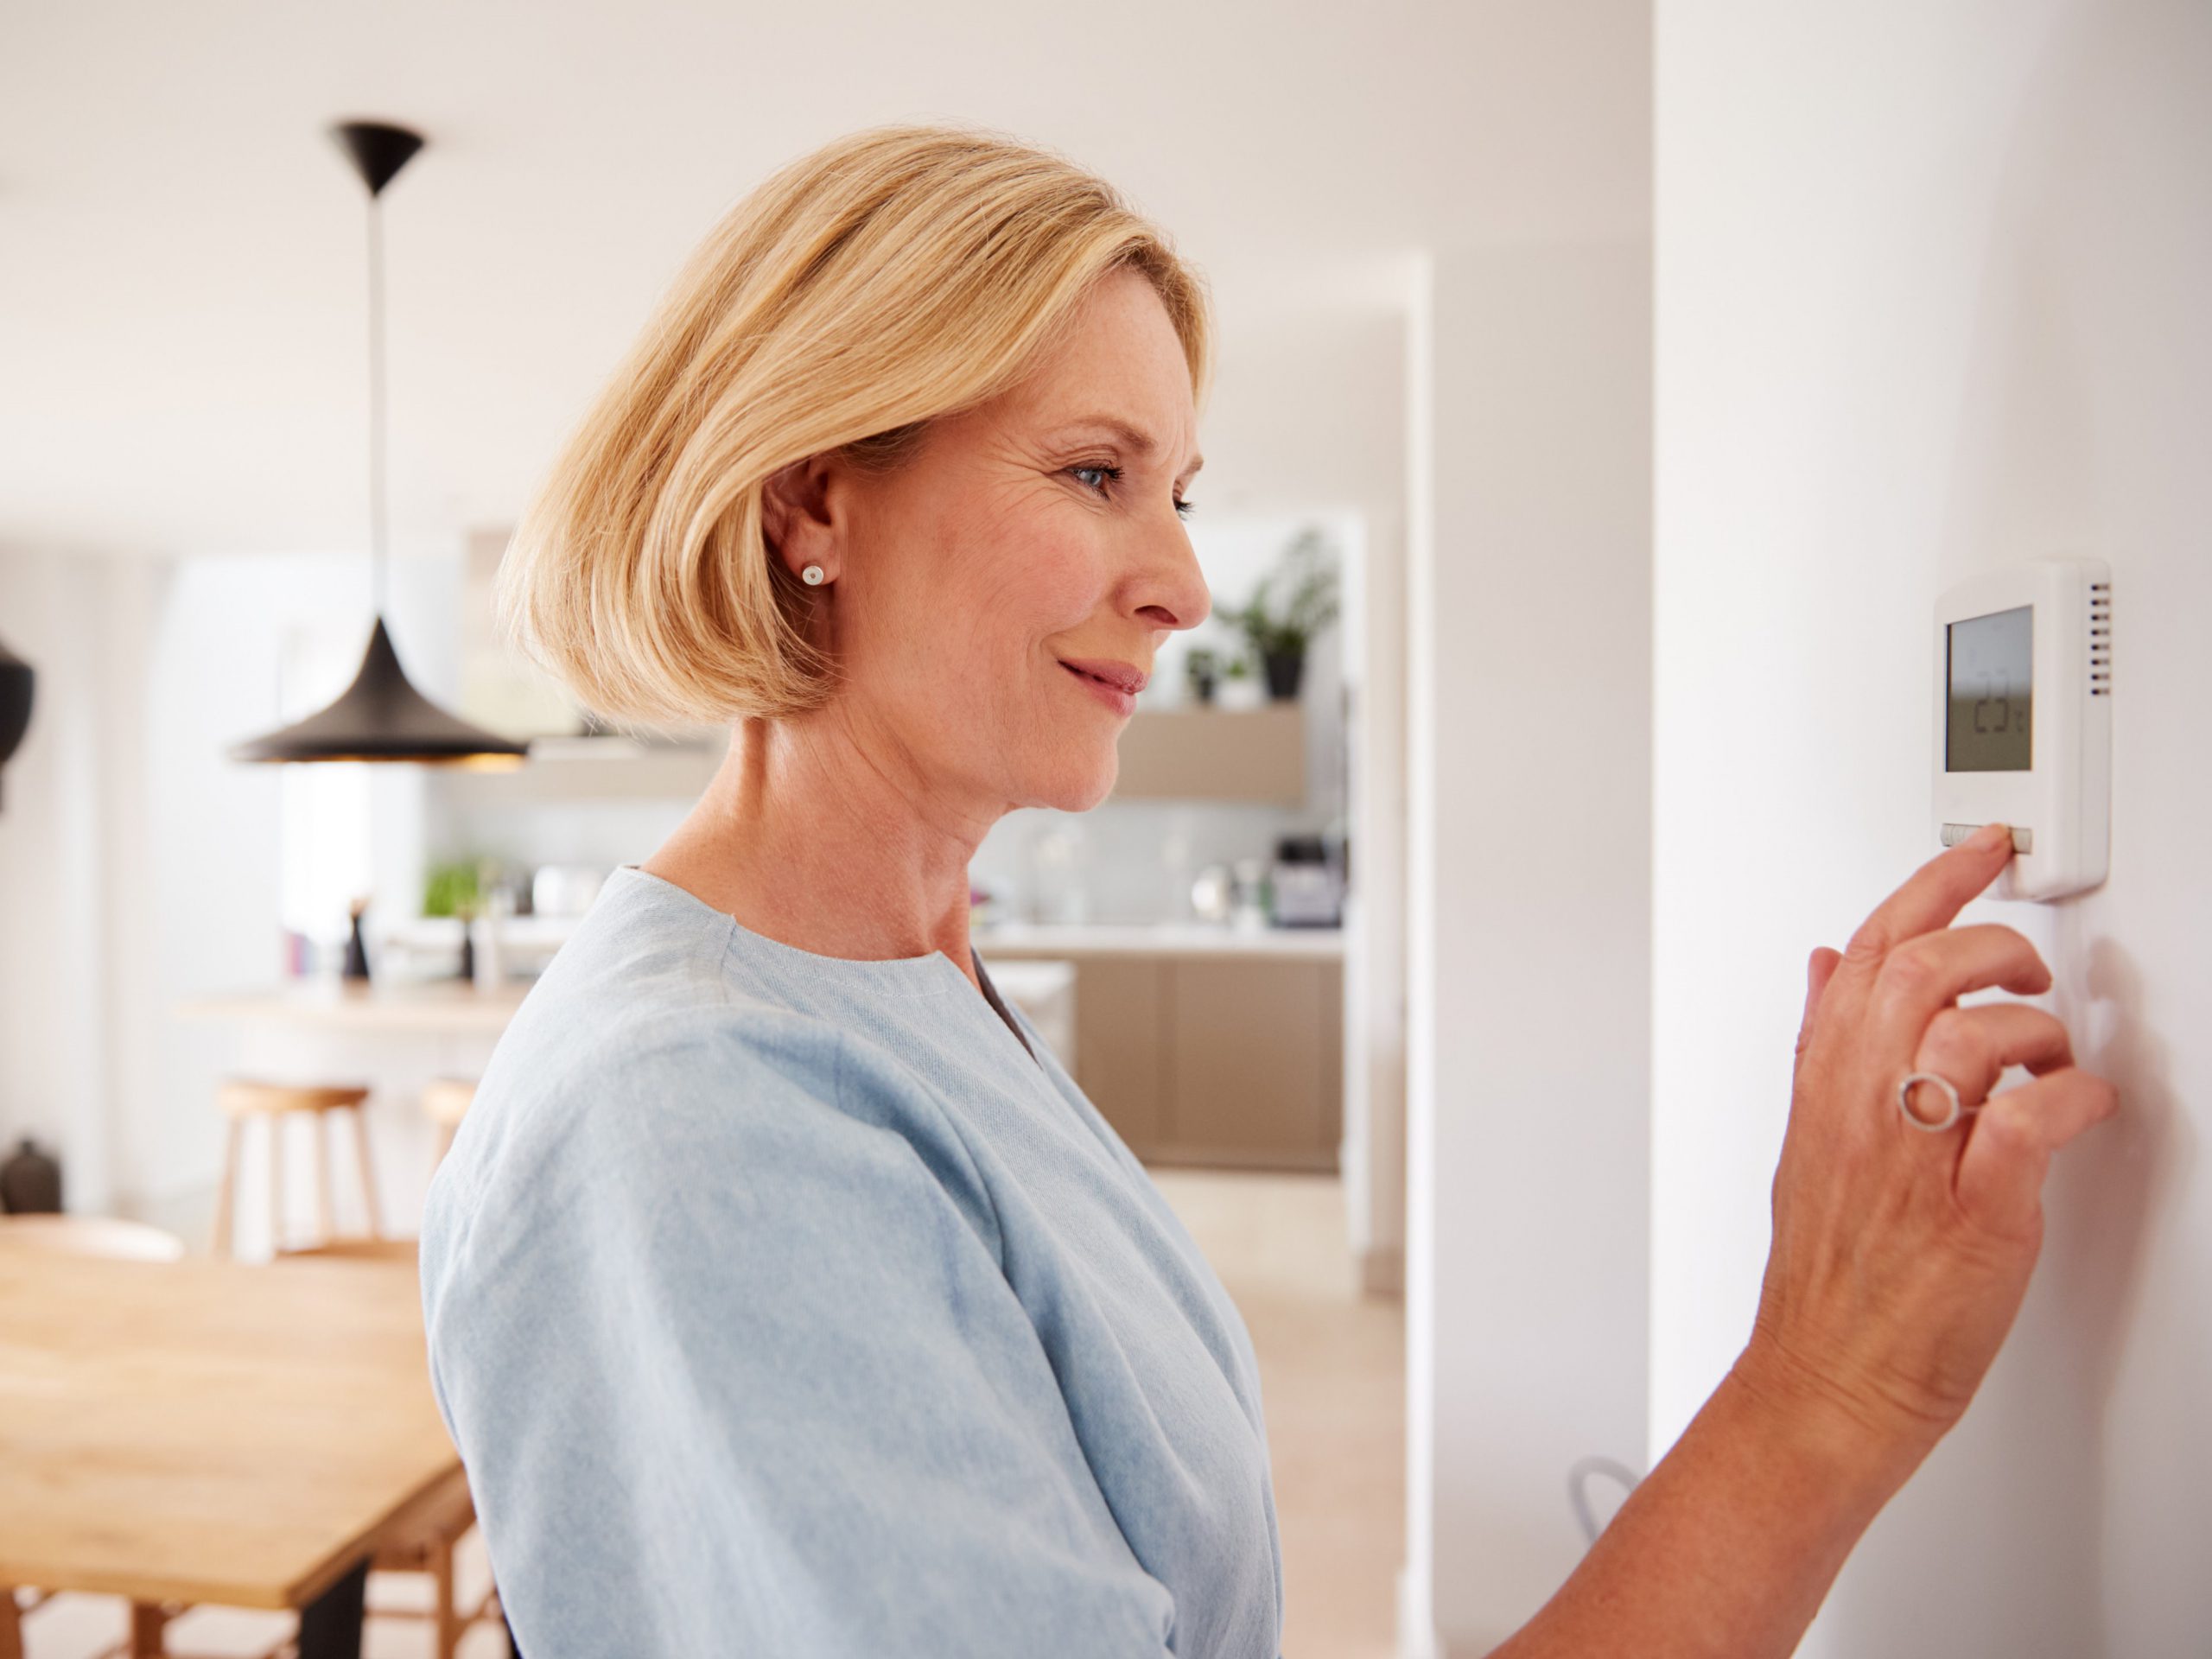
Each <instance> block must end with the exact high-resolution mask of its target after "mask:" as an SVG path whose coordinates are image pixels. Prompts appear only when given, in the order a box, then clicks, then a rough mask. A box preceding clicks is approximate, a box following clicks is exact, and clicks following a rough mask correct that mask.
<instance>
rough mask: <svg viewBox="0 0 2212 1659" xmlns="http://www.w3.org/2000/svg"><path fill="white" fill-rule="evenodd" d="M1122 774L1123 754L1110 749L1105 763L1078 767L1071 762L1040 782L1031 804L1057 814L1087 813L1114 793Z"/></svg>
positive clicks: (1056, 769) (1102, 761) (1104, 760)
mask: <svg viewBox="0 0 2212 1659" xmlns="http://www.w3.org/2000/svg"><path fill="white" fill-rule="evenodd" d="M1121 772H1122V761H1121V755H1120V753H1119V752H1118V751H1116V750H1114V749H1111V748H1109V749H1108V750H1107V751H1106V753H1105V755H1104V757H1103V760H1101V761H1098V762H1096V763H1093V764H1090V765H1077V764H1075V763H1074V762H1073V761H1072V760H1070V761H1069V762H1068V763H1067V764H1065V765H1063V766H1059V767H1058V768H1055V769H1054V771H1053V772H1052V775H1051V776H1050V777H1048V778H1046V779H1039V788H1038V790H1037V792H1036V794H1035V796H1034V797H1033V799H1032V801H1031V804H1032V805H1035V806H1046V807H1050V808H1052V810H1054V811H1056V812H1088V811H1090V809H1091V808H1092V807H1094V806H1096V805H1097V804H1099V803H1100V802H1101V801H1103V800H1104V799H1105V798H1107V797H1108V796H1109V795H1111V794H1112V793H1113V792H1114V783H1115V780H1116V779H1117V778H1119V777H1120V776H1121Z"/></svg>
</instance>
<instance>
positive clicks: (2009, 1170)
mask: <svg viewBox="0 0 2212 1659" xmlns="http://www.w3.org/2000/svg"><path fill="white" fill-rule="evenodd" d="M2011 855H2012V836H2011V832H2010V830H2009V829H2006V828H2005V826H2003V825H1987V826H1985V827H1984V828H1983V829H1982V830H1981V831H1980V833H1979V834H1977V835H1975V836H1974V837H1973V838H1972V839H1971V840H1968V841H1967V842H1962V843H1961V844H1960V845H1959V846H1956V847H1954V848H1952V849H1950V850H1949V851H1948V852H1946V853H1943V854H1942V855H1940V856H1938V857H1936V858H1934V859H1931V860H1930V861H1929V862H1928V863H1926V864H1924V865H1923V866H1922V867H1921V868H1920V869H1919V870H1918V871H1916V873H1915V874H1913V876H1912V877H1911V879H1910V880H1908V881H1906V882H1905V884H1904V886H1903V887H1899V888H1898V889H1897V891H1896V892H1895V893H1892V894H1891V896H1890V897H1889V899H1887V900H1886V901H1885V902H1884V903H1883V905H1882V906H1880V908H1878V910H1876V911H1875V912H1874V913H1873V914H1872V916H1870V917H1868V918H1866V923H1865V925H1863V926H1861V927H1860V928H1859V931H1858V932H1857V933H1855V934H1854V935H1853V936H1852V939H1851V942H1850V944H1849V945H1848V947H1847V949H1846V950H1844V952H1843V953H1842V954H1841V955H1840V956H1839V955H1837V953H1836V952H1834V950H1827V949H1826V948H1822V949H1821V950H1815V951H1814V953H1813V958H1812V963H1811V967H1810V975H1809V977H1810V982H1811V983H1810V987H1809V989H1808V995H1807V996H1806V999H1805V1018H1804V1024H1803V1027H1802V1030H1801V1031H1800V1033H1799V1034H1798V1039H1797V1070H1796V1087H1795V1089H1794V1090H1793V1093H1792V1099H1791V1103H1790V1110H1789V1133H1788V1135H1787V1138H1786V1139H1785V1140H1784V1141H1783V1148H1782V1162H1781V1167H1780V1169H1779V1170H1778V1172H1777V1174H1776V1176H1775V1181H1774V1243H1773V1248H1772V1252H1771V1254H1770V1255H1769V1257H1768V1261H1767V1269H1766V1281H1765V1285H1764V1290H1763V1292H1762V1294H1761V1296H1760V1304H1759V1313H1758V1321H1757V1324H1756V1326H1755V1328H1754V1333H1753V1335H1752V1338H1751V1343H1750V1344H1749V1345H1748V1346H1747V1347H1746V1348H1745V1352H1744V1355H1743V1357H1742V1358H1741V1359H1740V1360H1739V1361H1738V1364H1737V1368H1736V1377H1737V1380H1738V1382H1739V1383H1741V1384H1742V1385H1743V1386H1745V1388H1747V1389H1749V1390H1750V1391H1751V1393H1753V1394H1754V1395H1759V1396H1763V1397H1764V1398H1766V1399H1768V1400H1769V1401H1770V1402H1775V1403H1779V1404H1783V1405H1784V1406H1785V1407H1786V1408H1788V1409H1789V1410H1790V1411H1793V1412H1808V1413H1810V1414H1812V1415H1813V1416H1815V1418H1820V1417H1826V1418H1828V1419H1830V1420H1834V1421H1841V1422H1843V1423H1844V1424H1846V1425H1847V1426H1848V1427H1855V1428H1856V1429H1858V1430H1861V1431H1866V1432H1868V1433H1871V1434H1872V1442H1871V1444H1872V1446H1875V1447H1877V1448H1878V1449H1880V1450H1882V1451H1885V1452H1887V1453H1889V1454H1890V1455H1891V1456H1893V1457H1894V1458H1895V1459H1897V1465H1898V1469H1899V1472H1898V1475H1897V1478H1899V1479H1902V1478H1903V1474H1904V1472H1909V1471H1910V1469H1911V1467H1912V1466H1913V1465H1916V1463H1917V1462H1918V1461H1919V1460H1920V1459H1921V1458H1922V1457H1923V1456H1925V1455H1926V1453H1927V1452H1928V1450H1929V1447H1931V1446H1934V1444H1935V1443H1936V1440H1938V1439H1939V1438H1940V1437H1941V1436H1942V1433H1943V1432H1944V1431H1945V1430H1946V1429H1948V1428H1949V1427H1950V1426H1951V1425H1952V1424H1953V1423H1954V1422H1955V1421H1957V1420H1958V1417H1959V1414H1961V1412H1963V1411H1964V1410H1965V1409H1966V1406H1967V1401H1969V1400H1970V1399H1971V1398H1973V1395H1974V1389H1975V1388H1976V1387H1977V1386H1978V1385H1979V1384H1980V1381H1981V1378H1982V1376H1983V1373H1985V1372H1986V1370H1988V1369H1989V1365H1990V1362H1991V1361H1992V1360H1993V1359H1994V1358H1995V1357H1996V1355H1997V1350H1998V1348H1999V1344H2002V1343H2003V1341H2004V1340H2005V1332H2007V1331H2008V1330H2010V1329H2011V1328H2012V1319H2013V1316H2014V1315H2015V1314H2016V1313H2018V1310H2019V1306H2020V1300H2021V1298H2022V1297H2023V1295H2024V1294H2025V1293H2026V1290H2027V1284H2028V1275H2029V1274H2030V1272H2031V1270H2032V1269H2033V1268H2034V1266H2035V1261H2036V1253H2037V1249H2038V1248H2039V1246H2040V1245H2041V1243H2042V1239H2043V1206H2042V1192H2043V1181H2044V1172H2045V1171H2046V1170H2047V1169H2048V1168H2049V1166H2050V1155H2051V1154H2052V1153H2053V1152H2055V1151H2056V1150H2057V1149H2058V1148H2059V1147H2063V1146H2064V1145H2065V1144H2066V1143H2067V1142H2068V1141H2071V1140H2072V1139H2073V1138H2074V1137H2075V1135H2079V1134H2081V1133H2082V1130H2084V1129H2086V1128H2089V1127H2090V1126H2091V1125H2093V1124H2094V1123H2097V1122H2101V1121H2102V1120H2103V1119H2104V1118H2107V1117H2108V1116H2111V1115H2112V1113H2113V1110H2114V1109H2115V1108H2116V1107H2117V1105H2118V1096H2117V1094H2116V1092H2115V1091H2114V1090H2113V1086H2112V1085H2111V1084H2109V1083H2107V1082H2106V1081H2105V1080H2104V1079H2103V1078H2101V1077H2095V1076H2094V1075H2092V1074H2091V1073H2089V1072H2087V1071H2080V1070H2077V1069H2076V1068H2075V1065H2074V1056H2073V1046H2072V1044H2071V1043H2070V1042H2069V1039H2068V1037H2067V1033H2066V1027H2064V1026H2063V1025H2062V1024H2060V1023H2059V1021H2058V1020H2056V1019H2055V1018H2053V1017H2052V1016H2051V1015H2050V1014H2046V1013H2044V1011H2043V1010H2041V1009H2039V1008H2035V1007H2029V1006H2027V1005H2025V1004H2024V1003H2018V1002H2002V1003H1988V1004H1983V1005H1980V1006H1977V1007H1970V1008H1961V1007H1959V1006H1958V999H1959V998H1960V997H1961V996H1962V995H1965V994H1966V993H1967V992H1969V991H1976V990H1981V989H1985V988H1988V987H1991V986H1998V987H2001V988H2004V989H2005V990H2008V991H2012V992H2015V993H2018V994H2020V995H2036V994H2037V993H2040V992H2043V991H2045V990H2048V989H2050V982H2051V978H2050V969H2048V968H2047V967H2045V966H2044V962H2043V959H2042V958H2041V957H2039V956H2037V954H2036V950H2035V948H2034V947H2033V946H2032V945H2031V944H2029V943H2028V941H2027V940H2026V939H2025V938H2022V937H2021V936H2020V935H2019V934H2018V933H2017V932H2015V931H2013V930H2012V929H2011V928H2009V927H1999V926H1991V925H1983V926H1974V927H1961V928H1953V927H1951V926H1950V925H1949V924H1950V922H1951V920H1952V918H1954V917H1955V916H1956V915H1957V914H1958V912H1959V911H1960V909H1961V906H1964V905H1965V904H1966V903H1967V900H1968V899H1972V898H1974V895H1975V894H1977V893H1980V892H1981V891H1982V889H1983V888H1985V887H1987V886H1988V885H1989V883H1990V882H1991V881H1992V880H1994V879H1995V878H1996V876H1997V874H1998V872H1999V870H2000V869H2002V868H2004V865H2005V860H2006V859H2007V858H2009V857H2010V856H2011ZM2010 1065H2022V1066H2025V1067H2026V1068H2027V1069H2028V1070H2029V1071H2031V1072H2032V1073H2034V1074H2035V1075H2034V1080H2033V1081H2032V1082H2031V1083H2028V1084H2024V1085H2022V1086H2021V1087H2019V1088H2016V1089H2012V1090H2006V1091H2005V1093H2003V1094H2000V1095H1998V1096H1994V1097H1992V1096H1991V1095H1990V1093H1989V1091H1990V1090H1991V1089H1992V1088H1993V1086H1994V1085H1995V1084H1996V1082H1997V1079H1998V1076H1999V1073H2000V1072H2002V1071H2004V1070H2005V1068H2006V1067H2007V1066H2010ZM1913 1071H1929V1072H1934V1073H1936V1075H1938V1076H1940V1077H1945V1078H1948V1080H1949V1081H1950V1082H1951V1083H1952V1084H1954V1085H1955V1086H1956V1088H1957V1090H1958V1091H1959V1098H1960V1101H1961V1103H1962V1104H1963V1105H1964V1106H1966V1107H1974V1106H1977V1105H1979V1106H1980V1111H1979V1112H1973V1113H1967V1114H1962V1115H1961V1116H1960V1118H1959V1120H1958V1122H1956V1123H1955V1125H1954V1126H1952V1127H1951V1128H1947V1129H1944V1130H1942V1131H1941V1132H1939V1133H1935V1134H1930V1133H1928V1132H1926V1131H1925V1130H1923V1129H1919V1128H1914V1127H1913V1125H1911V1124H1910V1123H1908V1122H1905V1120H1904V1115H1903V1114H1902V1113H1901V1112H1900V1111H1899V1110H1898V1109H1897V1085H1898V1084H1899V1083H1900V1082H1901V1081H1902V1080H1903V1079H1904V1077H1905V1076H1906V1074H1907V1073H1909V1072H1913ZM1915 1093H1916V1099H1915V1102H1914V1104H1915V1106H1916V1109H1918V1110H1919V1111H1920V1112H1921V1113H1922V1114H1923V1116H1924V1118H1925V1119H1926V1120H1927V1121H1936V1120H1939V1119H1940V1118H1941V1116H1942V1113H1943V1111H1944V1110H1945V1109H1947V1108H1948V1103H1947V1102H1945V1101H1943V1099H1942V1093H1941V1091H1940V1090H1936V1089H1935V1088H1933V1087H1932V1086H1930V1085H1929V1084H1919V1085H1917V1086H1916V1091H1915Z"/></svg>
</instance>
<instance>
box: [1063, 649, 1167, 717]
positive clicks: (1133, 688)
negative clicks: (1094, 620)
mask: <svg viewBox="0 0 2212 1659" xmlns="http://www.w3.org/2000/svg"><path fill="white" fill-rule="evenodd" d="M1059 666H1062V668H1066V671H1068V672H1071V675H1075V679H1077V681H1079V683H1082V688H1084V690H1086V692H1090V695H1093V696H1097V699H1099V702H1102V703H1106V708H1110V710H1113V712H1115V715H1128V712H1133V710H1135V708H1137V692H1139V690H1144V681H1146V675H1144V672H1141V671H1137V668H1130V666H1128V664H1122V661H1066V659H1062V664H1059Z"/></svg>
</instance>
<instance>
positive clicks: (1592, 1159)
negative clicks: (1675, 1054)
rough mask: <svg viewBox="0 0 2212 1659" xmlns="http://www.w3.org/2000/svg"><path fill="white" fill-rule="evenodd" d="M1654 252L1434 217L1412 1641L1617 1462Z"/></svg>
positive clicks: (1638, 1087)
mask: <svg viewBox="0 0 2212 1659" xmlns="http://www.w3.org/2000/svg"><path fill="white" fill-rule="evenodd" d="M1649 293H1650V270H1649V245H1648V244H1647V243H1645V242H1644V241H1643V239H1641V238H1623V239H1618V240H1609V241H1597V242H1590V243H1585V244H1541V245H1500V246H1491V247H1475V248H1462V249H1452V250H1445V251H1439V252H1438V253H1437V255H1436V256H1435V257H1434V259H1433V263H1432V264H1431V268H1430V280H1429V286H1428V294H1427V304H1426V308H1425V313H1426V315H1424V316H1423V318H1422V320H1421V327H1420V328H1419V329H1418V330H1417V343H1418V344H1420V345H1421V346H1423V347H1424V355H1425V362H1426V369H1425V376H1424V378H1425V382H1426V384H1425V385H1421V386H1419V387H1418V388H1417V393H1416V397H1415V403H1414V408H1415V443H1416V446H1417V448H1418V450H1419V452H1420V459H1419V461H1418V462H1417V470H1416V477H1415V486H1414V488H1415V494H1416V497H1417V499H1423V500H1425V501H1426V502H1427V504H1428V512H1427V516H1426V522H1422V523H1420V524H1417V527H1416V530H1415V534H1414V538H1413V543H1412V558H1411V563H1410V566H1409V575H1410V581H1411V589H1412V591H1411V620H1410V627H1411V630H1412V632H1413V635H1414V645H1413V652H1414V662H1413V677H1412V685H1413V691H1412V709H1413V729H1412V734H1411V745H1410V754H1411V760H1410V763H1409V765H1410V772H1411V776H1412V778H1413V780H1414V792H1413V795H1412V798H1411V805H1410V817H1411V821H1412V824H1413V829H1414V842H1413V854H1412V860H1411V893H1410V903H1411V926H1412V928H1413V931H1414V950H1413V957H1412V966H1411V969H1410V970H1409V975H1408V978H1409V982H1410V986H1411V995H1412V1002H1411V1007H1412V1020H1411V1031H1410V1062H1409V1072H1410V1075H1409V1088H1408V1110H1409V1114H1410V1118H1409V1138H1410V1141H1411V1143H1412V1145H1413V1147H1414V1157H1413V1159H1412V1160H1411V1164H1410V1167H1409V1172H1408V1185H1409V1230H1408V1267H1407V1276H1408V1283H1407V1301H1408V1379H1409V1399H1408V1421H1409V1434H1410V1438H1411V1441H1412V1445H1411V1448H1410V1459H1411V1468H1412V1478H1411V1479H1410V1481H1409V1492H1408V1497H1409V1502H1410V1506H1411V1508H1410V1513H1409V1516H1408V1555H1409V1561H1408V1583H1407V1595H1406V1602H1407V1622H1408V1645H1409V1646H1414V1647H1418V1646H1420V1645H1421V1644H1422V1643H1423V1642H1424V1641H1425V1640H1426V1639H1427V1631H1425V1630H1423V1629H1422V1626H1423V1624H1427V1625H1429V1626H1432V1627H1433V1633H1434V1640H1436V1641H1437V1642H1438V1643H1440V1645H1441V1646H1442V1647H1443V1648H1444V1649H1446V1650H1448V1651H1451V1652H1454V1653H1459V1652H1465V1653H1478V1652H1484V1651H1487V1649H1488V1648H1489V1647H1490V1646H1491V1644H1493V1643H1496V1642H1497V1641H1498V1640H1500V1639H1502V1638H1503V1637H1505V1636H1506V1635H1508V1634H1510V1632H1511V1631H1512V1630H1514V1629H1516V1627H1517V1626H1518V1625H1519V1624H1522V1622H1523V1621H1525V1620H1526V1619H1527V1618H1529V1615H1531V1614H1532V1613H1534V1612H1535V1610H1536V1608H1537V1607H1538V1606H1540V1605H1541V1604H1542V1603H1543V1602H1544V1601H1545V1600H1546V1599H1548V1597H1549V1596H1550V1595H1551V1593H1552V1592H1553V1591H1554V1590H1555V1589H1556V1588H1557V1587H1558V1586H1559V1584H1560V1580H1563V1579H1564V1578H1566V1577H1567V1573H1569V1572H1571V1571H1572V1570H1573V1567H1574V1565H1575V1563H1576V1561H1577V1560H1579V1559H1580V1554H1581V1551H1582V1540H1581V1537H1580V1534H1579V1533H1578V1532H1577V1530H1576V1528H1575V1525H1574V1522H1573V1516H1572V1511H1571V1510H1570V1508H1569V1505H1568V1501H1567V1471H1568V1470H1569V1468H1570V1466H1571V1465H1573V1463H1574V1462H1575V1461H1576V1460H1577V1459H1580V1458H1582V1457H1584V1456H1586V1455H1590V1454H1592V1453H1599V1454H1604V1455H1606V1456H1609V1457H1611V1458H1614V1459H1618V1460H1621V1461H1623V1462H1625V1463H1627V1464H1630V1465H1636V1466H1639V1467H1640V1466H1641V1465H1642V1462H1643V1446H1644V1432H1645V1357H1646V1348H1647V1334H1646V1325H1645V1319H1646V1296H1647V1277H1646V1257H1645V1248H1646V1242H1647V1228H1646V1195H1647V1191H1648V1180H1649V1166H1648V1162H1647V1125H1648V1111H1649V1018H1650V979H1649V969H1650V958H1649V909H1650V885H1649V882H1650V870H1649V857H1648V849H1649V823H1650V816H1649V815H1650V727H1649V717H1648V709H1649V687H1650V639H1651V589H1650V518H1649V514H1650V470H1649V461H1650V424H1649V419H1650V313H1649Z"/></svg>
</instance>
